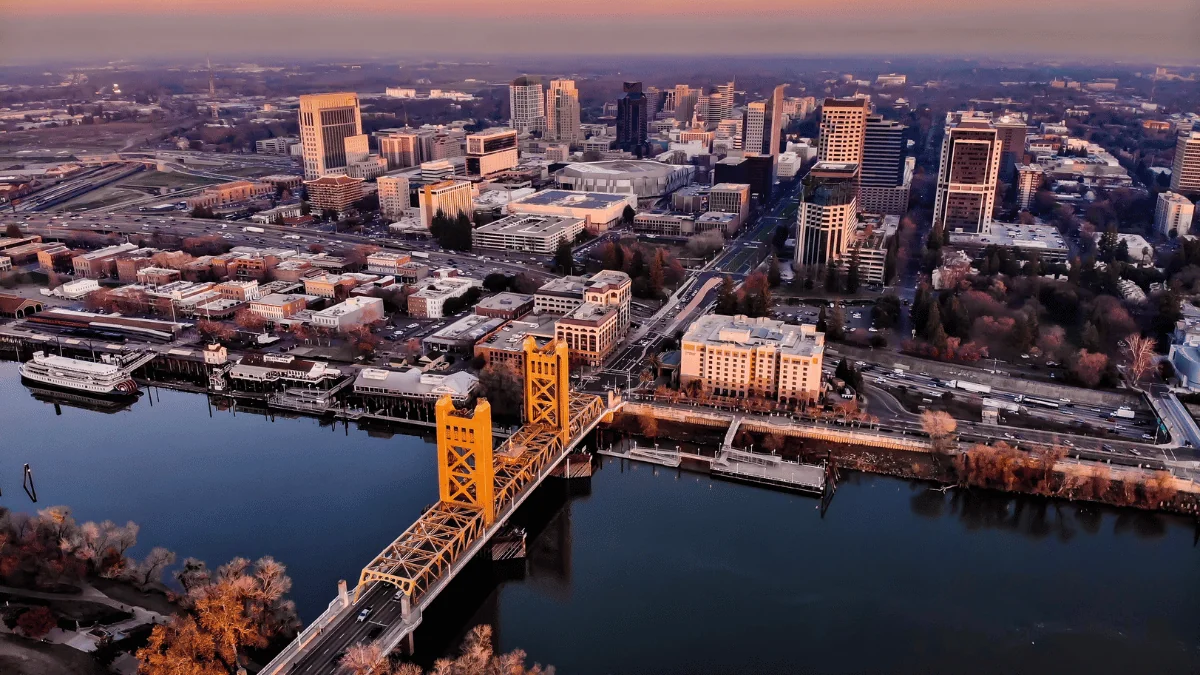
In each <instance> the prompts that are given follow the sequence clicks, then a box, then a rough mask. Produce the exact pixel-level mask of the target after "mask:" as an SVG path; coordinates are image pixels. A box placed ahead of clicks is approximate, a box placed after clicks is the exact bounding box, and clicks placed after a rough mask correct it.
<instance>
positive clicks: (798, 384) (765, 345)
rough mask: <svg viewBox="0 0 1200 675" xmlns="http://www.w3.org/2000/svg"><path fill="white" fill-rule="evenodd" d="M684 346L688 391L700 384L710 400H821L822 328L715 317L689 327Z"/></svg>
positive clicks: (683, 369)
mask: <svg viewBox="0 0 1200 675" xmlns="http://www.w3.org/2000/svg"><path fill="white" fill-rule="evenodd" d="M681 346H682V358H681V362H680V383H681V385H683V386H684V387H686V386H688V385H689V384H690V383H691V382H699V386H700V388H701V390H702V391H704V392H706V393H709V394H713V395H717V396H728V397H734V398H745V397H762V398H771V399H775V400H777V401H779V402H780V403H784V404H792V403H798V402H801V401H813V400H816V399H817V397H818V396H819V395H820V392H821V367H822V364H823V360H824V356H825V334H824V333H819V332H817V329H816V326H813V325H807V324H806V325H799V326H797V325H792V324H786V323H784V322H782V321H774V320H772V319H767V318H758V319H750V318H747V317H745V316H723V315H719V314H710V315H707V316H702V317H700V318H699V319H697V320H696V321H695V322H693V323H692V325H691V326H690V327H688V330H687V333H685V334H684V336H683V340H682V343H681Z"/></svg>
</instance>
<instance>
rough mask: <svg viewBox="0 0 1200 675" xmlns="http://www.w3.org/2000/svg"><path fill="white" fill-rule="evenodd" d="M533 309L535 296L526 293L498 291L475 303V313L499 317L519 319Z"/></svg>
mask: <svg viewBox="0 0 1200 675" xmlns="http://www.w3.org/2000/svg"><path fill="white" fill-rule="evenodd" d="M532 311H533V296H532V295H525V294H524V293H497V294H495V295H492V296H489V297H486V298H484V299H482V300H480V301H479V302H477V303H475V313H476V314H478V315H480V316H489V317H494V318H498V319H508V320H510V321H511V320H512V319H519V318H521V317H523V316H525V315H526V314H528V313H530V312H532Z"/></svg>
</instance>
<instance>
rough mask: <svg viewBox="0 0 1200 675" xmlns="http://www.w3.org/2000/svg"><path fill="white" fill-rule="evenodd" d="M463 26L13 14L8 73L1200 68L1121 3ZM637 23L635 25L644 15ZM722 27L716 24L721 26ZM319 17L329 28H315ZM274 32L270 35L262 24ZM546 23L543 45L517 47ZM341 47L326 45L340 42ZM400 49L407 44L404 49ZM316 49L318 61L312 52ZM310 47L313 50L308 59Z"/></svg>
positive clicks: (518, 20)
mask: <svg viewBox="0 0 1200 675" xmlns="http://www.w3.org/2000/svg"><path fill="white" fill-rule="evenodd" d="M455 9H456V11H455V12H453V14H450V13H447V12H446V11H445V5H444V4H442V3H435V2H432V0H415V1H414V2H409V3H405V6H404V7H403V9H402V11H401V10H400V9H398V8H397V7H396V6H395V5H394V4H391V3H385V2H382V1H381V0H358V1H357V2H352V3H348V4H345V3H344V4H343V5H339V9H338V12H337V13H336V14H335V13H332V12H329V11H328V10H327V9H325V8H324V7H323V6H322V5H320V4H319V3H316V2H314V1H313V0H293V1H291V2H283V1H282V0H259V1H258V2H253V3H244V2H243V3H233V2H231V1H230V0H180V1H178V2H173V3H170V6H169V8H165V7H164V6H163V5H161V4H160V3H150V2H146V1H145V0H117V1H116V2H109V3H105V4H104V9H103V10H102V11H96V10H95V3H93V2H87V1H85V0H66V1H65V2H60V3H55V5H54V6H53V7H41V6H38V5H33V4H27V5H20V6H16V7H12V8H8V9H6V13H7V14H8V17H7V21H6V25H5V26H4V27H0V59H2V60H3V61H4V62H6V63H9V64H19V63H25V64H29V63H38V62H43V61H62V60H75V59H81V58H86V57H90V58H93V59H95V58H102V59H108V58H145V57H148V56H154V57H157V58H167V57H174V56H180V57H182V56H196V55H203V54H205V53H215V54H221V55H222V57H251V56H284V55H289V54H297V53H300V52H301V51H302V50H303V51H304V53H305V54H306V55H314V56H315V55H319V56H325V57H335V56H341V57H371V56H381V55H403V54H414V53H424V54H429V55H450V54H463V55H502V54H513V55H537V54H541V55H556V54H579V55H582V54H606V53H614V54H616V53H620V54H625V55H633V54H640V55H679V54H690V53H707V54H740V55H768V54H772V55H787V54H796V55H814V54H828V55H850V54H857V55H897V56H899V55H905V56H910V55H971V56H983V55H991V56H1006V57H1029V58H1034V57H1044V56H1055V55H1071V56H1073V57H1076V58H1115V59H1149V60H1169V61H1180V60H1182V61H1188V62H1195V61H1196V60H1197V59H1200V50H1198V49H1197V47H1196V43H1195V39H1194V35H1192V34H1191V32H1190V27H1191V26H1194V25H1195V22H1196V20H1197V19H1200V8H1197V6H1196V5H1195V3H1192V2H1186V1H1184V0H1167V1H1165V2H1159V3H1154V4H1153V5H1152V6H1146V7H1134V6H1131V5H1129V4H1128V3H1119V2H1115V1H1113V0H1104V1H1103V2H1083V1H1082V0H1069V1H1067V2H1060V3H1055V4H1054V5H1053V6H1047V5H1046V4H1044V3H1036V2H1033V1H1032V0H1020V1H1018V2H1014V3H1008V4H1006V5H1004V6H1003V7H999V6H996V7H990V6H989V7H974V8H967V9H964V8H962V7H961V6H958V5H954V4H951V3H949V2H946V1H945V0H926V1H925V2H922V3H919V4H918V5H916V6H906V7H904V8H903V9H901V8H899V7H880V6H878V5H877V4H876V3H871V2H866V1H865V0H855V1H853V2H842V3H834V2H830V1H828V0H809V1H807V2H801V3H795V2H787V1H786V0H751V1H750V2H747V3H740V4H739V5H738V6H737V8H736V10H724V11H723V10H721V9H717V10H714V11H713V12H706V13H705V14H704V15H703V16H701V15H699V14H697V13H695V12H694V8H693V7H692V6H691V5H689V4H688V3H685V2H682V1H681V0H666V1H665V2H659V3H654V4H653V5H652V6H649V7H643V6H640V5H635V4H634V3H632V2H629V0H618V1H617V2H616V3H613V4H610V5H608V6H606V10H607V11H608V12H609V14H607V15H605V16H595V15H594V14H591V13H586V12H584V11H583V10H582V8H581V9H579V10H576V11H571V10H569V9H568V10H564V9H563V8H562V7H561V5H560V3H552V2H549V1H548V0H532V1H530V2H526V3H522V6H521V8H520V14H519V16H518V15H517V14H515V13H514V12H513V10H512V8H511V7H510V6H501V5H496V4H494V3H488V2H483V1H482V0H463V1H462V2H459V3H456V4H455ZM635 12H636V13H635ZM714 16H717V17H720V18H721V20H720V21H712V18H713V17H714ZM313 17H320V21H313V20H312V18H313ZM265 20H270V21H271V22H272V25H273V26H274V27H275V28H276V29H277V30H273V31H262V30H261V27H262V25H261V23H260V21H265ZM530 20H536V21H537V24H538V26H539V28H540V29H541V31H540V32H539V39H538V40H524V39H520V40H518V39H516V38H517V37H518V36H520V35H523V34H525V32H526V31H527V30H528V27H529V26H528V22H529V21H530ZM331 34H332V35H334V36H335V37H337V38H338V39H335V40H329V39H328V38H329V36H330V35H331ZM397 36H403V37H404V39H403V40H397V39H396V38H397ZM316 44H320V45H322V47H321V48H320V49H319V50H316V51H313V49H312V47H313V45H316ZM301 45H304V47H301Z"/></svg>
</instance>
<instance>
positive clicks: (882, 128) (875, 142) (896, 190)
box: [858, 115, 908, 216]
mask: <svg viewBox="0 0 1200 675" xmlns="http://www.w3.org/2000/svg"><path fill="white" fill-rule="evenodd" d="M904 128H905V127H904V125H903V124H900V123H899V122H895V121H893V120H885V119H883V115H868V116H867V124H866V130H865V133H864V134H863V160H862V169H861V170H860V172H859V173H860V177H859V186H860V187H859V195H858V209H859V211H861V212H863V213H875V214H880V215H897V216H899V215H904V214H905V213H906V212H907V211H908V185H906V184H905V181H904V154H905V153H904Z"/></svg>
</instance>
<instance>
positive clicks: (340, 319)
mask: <svg viewBox="0 0 1200 675" xmlns="http://www.w3.org/2000/svg"><path fill="white" fill-rule="evenodd" d="M382 318H383V300H381V299H379V298H372V297H369V296H361V295H356V296H354V297H352V298H347V299H346V300H345V301H344V302H340V303H338V304H336V305H334V306H332V307H326V308H325V309H322V310H320V311H319V312H313V314H312V324H313V325H314V326H321V327H323V328H330V329H333V330H339V331H344V330H349V329H350V328H354V327H355V326H362V325H366V324H370V323H373V322H375V321H379V320H380V319H382Z"/></svg>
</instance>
